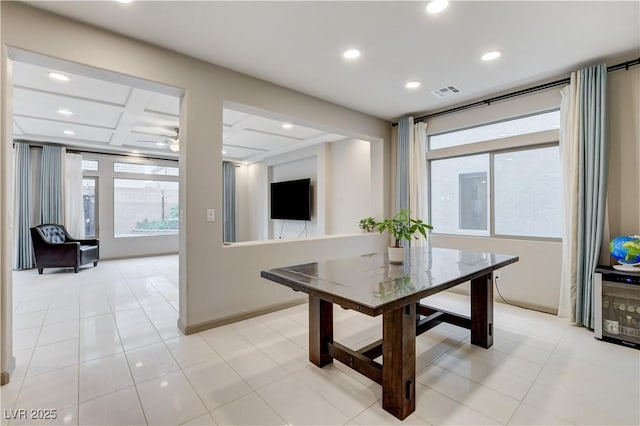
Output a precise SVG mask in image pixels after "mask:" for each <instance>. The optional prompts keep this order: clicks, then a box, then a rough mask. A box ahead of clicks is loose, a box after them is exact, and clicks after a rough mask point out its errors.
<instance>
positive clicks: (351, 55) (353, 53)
mask: <svg viewBox="0 0 640 426" xmlns="http://www.w3.org/2000/svg"><path fill="white" fill-rule="evenodd" d="M342 56H343V57H344V58H345V59H357V58H359V57H360V51H359V50H358V49H349V50H346V51H345V52H344V53H343V54H342Z"/></svg>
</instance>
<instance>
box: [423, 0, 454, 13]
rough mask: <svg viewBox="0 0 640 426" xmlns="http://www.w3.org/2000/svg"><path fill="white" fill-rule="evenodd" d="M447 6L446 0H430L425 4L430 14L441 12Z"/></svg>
mask: <svg viewBox="0 0 640 426" xmlns="http://www.w3.org/2000/svg"><path fill="white" fill-rule="evenodd" d="M448 6H449V1H448V0H432V1H430V2H429V3H428V4H427V12H429V13H430V14H432V15H435V14H437V13H440V12H442V11H443V10H445V9H446V8H447V7H448Z"/></svg>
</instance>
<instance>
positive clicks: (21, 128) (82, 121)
mask: <svg viewBox="0 0 640 426" xmlns="http://www.w3.org/2000/svg"><path fill="white" fill-rule="evenodd" d="M34 62H37V64H33V63H28V62H23V61H16V62H15V63H14V71H13V74H14V88H13V113H14V115H13V132H14V139H21V140H28V141H36V142H42V143H58V144H63V145H66V146H70V147H75V148H78V149H83V150H89V151H100V152H123V153H139V154H147V155H153V156H157V157H162V158H174V159H175V158H177V157H178V152H174V151H172V150H171V149H170V148H171V146H172V145H173V144H175V142H176V139H178V140H179V130H178V129H179V116H180V98H179V97H177V96H172V95H168V94H165V93H159V92H156V91H152V90H146V89H142V88H140V87H134V85H127V84H121V83H117V82H114V81H117V78H115V76H114V78H113V79H109V78H108V77H109V76H108V75H107V78H106V79H105V78H96V77H95V76H92V74H98V73H97V72H94V70H91V69H83V73H82V74H81V73H78V72H69V71H68V70H67V66H66V64H64V63H61V62H60V61H53V60H48V59H47V58H44V57H39V58H37V61H34ZM52 72H54V73H59V74H61V75H62V76H63V77H65V80H64V81H62V80H60V79H55V78H51V76H50V74H51V73H52ZM101 74H102V76H105V74H104V72H102V73H101ZM59 78H60V77H59ZM223 124H224V132H223V135H222V139H223V145H222V149H223V152H222V154H223V158H224V159H227V160H232V161H239V162H250V161H257V160H261V159H263V158H265V157H268V156H270V155H274V154H277V153H282V152H286V151H289V150H293V149H297V148H300V147H304V146H307V145H311V144H315V143H320V142H332V141H336V140H340V139H344V138H345V136H342V135H337V134H333V133H328V132H325V131H321V130H316V129H313V128H309V127H304V126H299V125H296V124H294V123H283V122H282V121H279V120H276V119H273V118H269V117H266V116H264V115H256V114H251V113H249V112H243V111H242V108H241V106H236V107H235V109H231V108H224V110H223Z"/></svg>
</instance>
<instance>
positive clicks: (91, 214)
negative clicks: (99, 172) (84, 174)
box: [82, 178, 98, 238]
mask: <svg viewBox="0 0 640 426" xmlns="http://www.w3.org/2000/svg"><path fill="white" fill-rule="evenodd" d="M96 201H97V198H96V179H95V178H94V179H82V203H83V207H84V235H85V237H87V238H94V237H96V236H97V234H96V228H97V225H98V209H97V203H96Z"/></svg>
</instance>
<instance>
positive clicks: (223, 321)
mask: <svg viewBox="0 0 640 426" xmlns="http://www.w3.org/2000/svg"><path fill="white" fill-rule="evenodd" d="M303 303H307V299H306V298H301V299H295V300H292V301H289V302H284V303H278V304H275V305H270V306H267V307H266V308H261V309H256V310H253V311H249V312H243V313H241V314H236V315H229V316H228V317H224V318H220V319H216V320H213V321H205V322H201V323H199V324H193V325H188V326H186V327H185V325H184V324H182V321H180V320H179V319H178V328H179V329H180V331H182V332H183V333H184V334H185V335H189V334H194V333H199V332H201V331H204V330H208V329H210V328H216V327H221V326H223V325H227V324H232V323H234V322H238V321H242V320H246V319H249V318H253V317H259V316H260V315H265V314H270V313H271V312H276V311H281V310H283V309H287V308H292V307H294V306H298V305H302V304H303Z"/></svg>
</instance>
